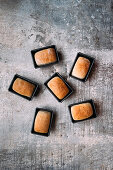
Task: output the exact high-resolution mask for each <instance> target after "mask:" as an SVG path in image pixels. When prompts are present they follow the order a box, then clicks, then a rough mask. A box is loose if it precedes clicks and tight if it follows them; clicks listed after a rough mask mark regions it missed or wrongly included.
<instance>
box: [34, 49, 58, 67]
mask: <svg viewBox="0 0 113 170" xmlns="http://www.w3.org/2000/svg"><path fill="white" fill-rule="evenodd" d="M34 57H35V62H36V64H37V65H45V64H50V63H54V62H55V61H56V60H57V58H56V52H55V49H54V48H48V49H44V50H41V51H38V52H36V53H35V55H34Z"/></svg>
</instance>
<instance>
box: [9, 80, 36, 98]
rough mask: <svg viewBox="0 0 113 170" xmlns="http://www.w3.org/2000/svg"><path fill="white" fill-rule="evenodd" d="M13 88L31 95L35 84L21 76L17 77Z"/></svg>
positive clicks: (22, 93) (23, 93)
mask: <svg viewBox="0 0 113 170" xmlns="http://www.w3.org/2000/svg"><path fill="white" fill-rule="evenodd" d="M12 89H13V90H14V91H15V92H17V93H19V94H21V95H23V96H27V97H31V95H32V93H33V91H34V89H35V85H33V84H32V83H29V82H28V81H26V80H23V79H21V78H17V79H16V80H15V81H14V83H13V86H12Z"/></svg>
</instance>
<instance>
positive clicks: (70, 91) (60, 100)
mask: <svg viewBox="0 0 113 170" xmlns="http://www.w3.org/2000/svg"><path fill="white" fill-rule="evenodd" d="M54 77H59V78H60V79H61V80H62V81H63V82H64V83H65V84H66V86H67V87H68V89H69V92H68V94H67V95H66V96H65V97H64V98H63V99H59V98H58V97H57V96H56V95H55V94H54V93H53V91H52V90H51V89H50V88H49V87H48V82H49V81H50V80H51V79H53V78H54ZM44 85H45V86H46V87H47V88H48V90H49V91H50V93H51V94H53V95H54V97H55V98H56V99H57V101H58V102H63V101H64V100H65V99H66V98H68V97H69V96H70V95H71V94H72V93H73V89H72V88H71V86H70V85H69V84H68V83H67V82H66V81H65V80H64V78H63V77H62V76H61V75H60V74H59V73H58V72H56V73H55V74H53V75H52V76H51V77H50V78H49V79H48V80H47V81H46V82H45V83H44Z"/></svg>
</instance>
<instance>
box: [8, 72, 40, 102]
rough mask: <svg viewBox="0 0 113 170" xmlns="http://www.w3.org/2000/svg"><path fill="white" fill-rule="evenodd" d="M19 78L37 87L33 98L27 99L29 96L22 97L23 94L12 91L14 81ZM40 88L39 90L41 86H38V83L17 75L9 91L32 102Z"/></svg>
mask: <svg viewBox="0 0 113 170" xmlns="http://www.w3.org/2000/svg"><path fill="white" fill-rule="evenodd" d="M17 78H21V79H22V80H25V81H27V82H29V83H31V84H33V85H35V89H34V91H33V93H32V96H31V97H27V96H24V95H21V94H19V93H17V92H15V91H14V90H13V89H12V86H13V83H14V81H15V80H16V79H17ZM38 88H39V86H38V84H37V83H36V82H34V81H32V80H30V79H27V78H25V77H22V76H20V75H18V74H15V75H14V77H13V80H12V82H11V84H10V86H9V89H8V90H9V91H10V92H12V93H14V94H16V95H18V96H21V97H23V98H25V99H27V100H32V98H33V97H34V95H35V93H36V92H37V90H38Z"/></svg>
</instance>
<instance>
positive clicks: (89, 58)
mask: <svg viewBox="0 0 113 170" xmlns="http://www.w3.org/2000/svg"><path fill="white" fill-rule="evenodd" d="M79 57H83V58H86V59H88V60H89V61H90V66H89V69H88V72H87V74H86V76H85V77H84V78H83V79H81V78H78V77H75V76H73V75H72V71H73V68H74V66H75V64H76V62H77V60H78V58H79ZM94 60H95V59H94V58H93V57H90V56H88V55H86V54H83V53H81V52H79V53H78V54H77V56H76V58H75V61H74V63H73V66H72V68H71V71H70V73H69V76H70V77H72V78H75V79H77V80H80V81H82V82H85V81H86V80H87V78H88V76H89V73H90V71H91V69H92V66H93V64H94Z"/></svg>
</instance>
